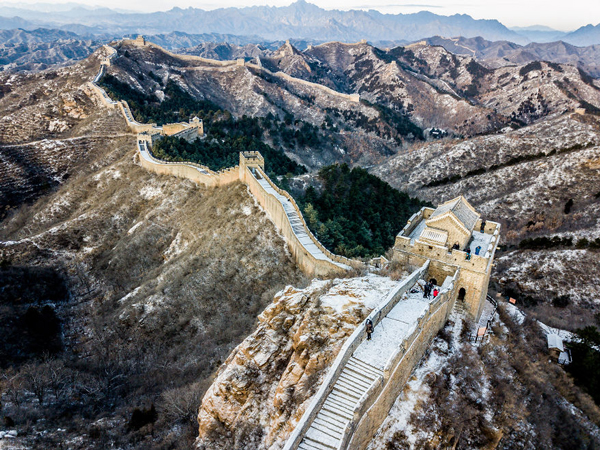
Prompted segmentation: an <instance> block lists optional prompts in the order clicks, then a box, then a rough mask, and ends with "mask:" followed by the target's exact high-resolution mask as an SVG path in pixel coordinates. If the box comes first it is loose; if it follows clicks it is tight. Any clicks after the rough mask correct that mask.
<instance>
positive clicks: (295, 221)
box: [253, 172, 350, 270]
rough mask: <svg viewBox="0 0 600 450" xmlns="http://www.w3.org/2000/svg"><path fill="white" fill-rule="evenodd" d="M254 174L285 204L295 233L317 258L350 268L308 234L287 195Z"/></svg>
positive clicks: (270, 192)
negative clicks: (325, 250)
mask: <svg viewBox="0 0 600 450" xmlns="http://www.w3.org/2000/svg"><path fill="white" fill-rule="evenodd" d="M253 175H254V177H255V178H256V180H257V181H258V183H259V184H260V185H261V186H262V187H263V189H264V190H265V191H266V192H267V193H269V194H271V195H273V196H274V197H275V198H276V199H277V200H278V201H279V202H280V203H281V205H282V206H283V209H284V211H285V214H286V216H287V218H288V220H289V221H290V224H291V226H292V230H293V232H294V234H295V235H296V237H297V238H298V240H299V241H300V243H301V244H302V246H303V247H304V248H305V249H306V250H307V251H308V252H309V253H310V254H311V255H312V256H313V257H314V258H315V259H319V260H323V261H329V262H331V263H332V264H334V265H336V266H338V267H340V268H342V269H345V270H348V269H350V266H347V265H345V264H342V263H339V262H336V261H333V260H331V259H329V257H328V256H327V255H326V254H325V253H323V251H322V250H321V249H320V248H319V247H318V246H317V245H316V244H315V243H314V242H313V240H312V239H311V238H310V236H309V235H308V233H307V231H306V228H305V226H304V222H303V221H302V219H301V218H300V215H299V214H298V211H296V208H294V205H292V203H291V202H290V201H289V200H288V199H287V198H286V197H285V196H283V195H281V194H280V193H279V192H277V191H276V190H275V189H273V187H272V186H271V185H270V184H269V182H268V181H267V180H265V179H264V178H262V177H260V176H258V174H256V173H254V172H253Z"/></svg>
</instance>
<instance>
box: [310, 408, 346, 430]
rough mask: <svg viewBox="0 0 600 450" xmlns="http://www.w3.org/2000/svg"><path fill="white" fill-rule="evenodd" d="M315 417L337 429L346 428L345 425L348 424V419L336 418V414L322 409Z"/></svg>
mask: <svg viewBox="0 0 600 450" xmlns="http://www.w3.org/2000/svg"><path fill="white" fill-rule="evenodd" d="M317 417H320V418H321V419H322V420H324V421H326V422H329V423H331V424H332V425H336V426H339V427H346V424H347V423H348V419H346V418H345V417H342V416H338V415H337V414H334V413H332V412H330V411H325V410H324V409H321V410H320V411H319V414H318V415H317Z"/></svg>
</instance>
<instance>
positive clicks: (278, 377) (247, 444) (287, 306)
mask: <svg viewBox="0 0 600 450" xmlns="http://www.w3.org/2000/svg"><path fill="white" fill-rule="evenodd" d="M392 285H393V281H391V280H390V279H389V278H384V277H379V276H375V275H369V276H366V277H361V278H353V279H336V280H333V281H320V280H314V281H313V282H312V284H311V285H310V286H309V287H307V288H305V289H297V288H293V287H290V286H288V287H287V288H286V289H284V290H283V291H281V292H279V293H278V294H277V295H276V296H275V298H274V301H273V303H272V304H271V305H270V306H269V307H267V308H266V309H265V310H264V311H263V313H262V314H261V315H260V316H259V318H258V320H259V323H258V327H257V329H256V331H255V332H254V333H253V334H252V335H251V336H249V337H248V338H247V339H246V340H245V341H244V342H243V343H242V344H240V345H239V346H238V347H237V348H236V349H235V350H234V351H233V352H232V354H231V355H230V356H229V357H228V358H227V361H226V362H225V364H224V365H223V366H222V367H221V369H220V370H219V372H218V373H217V377H216V380H215V382H214V383H213V385H212V386H211V387H210V388H209V390H208V391H207V392H206V395H205V396H204V399H203V401H202V405H201V407H200V412H199V414H198V422H199V430H200V431H199V438H198V441H197V446H198V448H200V449H232V448H236V449H267V448H269V449H270V448H281V447H282V446H283V444H284V442H285V439H286V437H287V436H288V435H289V433H290V432H291V431H292V430H293V428H294V425H295V424H296V423H297V422H298V420H299V419H300V417H301V416H302V414H303V413H304V410H305V409H306V407H307V406H308V404H309V402H310V400H311V397H312V395H313V394H314V393H315V392H316V390H317V388H318V387H319V385H320V384H321V381H322V379H323V377H324V376H325V374H326V371H327V370H326V369H327V368H328V367H329V365H330V364H331V363H332V362H333V360H334V359H335V357H336V355H337V353H338V352H339V350H340V348H341V346H342V345H343V343H344V341H345V339H346V338H347V337H348V336H350V334H352V332H353V331H354V329H355V327H356V326H357V324H358V323H360V322H361V321H362V320H363V319H364V318H365V317H366V316H367V315H368V314H369V312H370V311H371V310H372V309H373V307H374V306H376V304H377V303H378V301H379V300H380V299H381V298H383V297H384V295H385V294H386V293H387V291H388V290H389V289H390V288H391V287H392Z"/></svg>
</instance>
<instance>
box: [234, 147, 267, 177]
mask: <svg viewBox="0 0 600 450" xmlns="http://www.w3.org/2000/svg"><path fill="white" fill-rule="evenodd" d="M246 168H249V169H253V168H258V169H260V170H262V171H264V170H265V158H263V156H262V155H261V154H260V152H240V180H241V181H242V182H246Z"/></svg>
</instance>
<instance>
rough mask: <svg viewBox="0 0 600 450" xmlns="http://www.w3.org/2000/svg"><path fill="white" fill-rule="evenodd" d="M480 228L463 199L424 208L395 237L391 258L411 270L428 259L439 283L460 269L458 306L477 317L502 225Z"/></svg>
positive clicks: (474, 215)
mask: <svg viewBox="0 0 600 450" xmlns="http://www.w3.org/2000/svg"><path fill="white" fill-rule="evenodd" d="M481 225H482V220H481V219H480V215H479V213H478V212H477V211H475V209H474V208H473V207H472V206H471V205H470V204H469V202H468V201H467V200H466V199H465V198H464V197H462V196H461V197H457V198H455V199H453V200H450V201H448V202H445V203H443V204H441V205H439V206H438V207H437V208H436V209H432V208H422V209H421V211H419V212H418V213H416V214H414V215H413V216H412V217H411V218H410V219H409V220H408V223H407V224H406V226H405V227H404V228H403V229H402V231H400V233H399V234H398V236H396V243H395V244H394V256H393V260H395V261H398V262H400V263H401V264H402V265H403V266H404V267H405V268H406V269H408V270H410V269H411V268H413V267H417V266H421V265H422V264H423V263H424V262H425V261H426V260H428V259H429V260H430V261H431V262H430V265H429V274H430V276H431V277H432V278H434V279H435V280H436V281H439V282H441V281H443V280H445V279H446V277H447V276H453V275H454V274H455V273H456V271H457V270H459V271H460V272H459V276H458V290H457V295H458V297H457V302H456V304H457V306H459V307H462V308H464V309H465V310H466V311H467V312H468V313H469V314H471V315H472V316H473V317H474V318H476V319H478V318H479V316H480V315H481V307H482V305H483V303H484V301H485V297H486V295H487V290H488V284H489V281H490V275H491V272H492V264H493V261H494V254H495V252H496V248H497V246H498V240H499V237H500V224H498V223H496V222H490V221H488V222H486V223H485V225H484V226H483V227H482V226H481ZM467 250H469V251H467ZM436 284H437V283H436ZM461 302H462V303H461Z"/></svg>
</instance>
